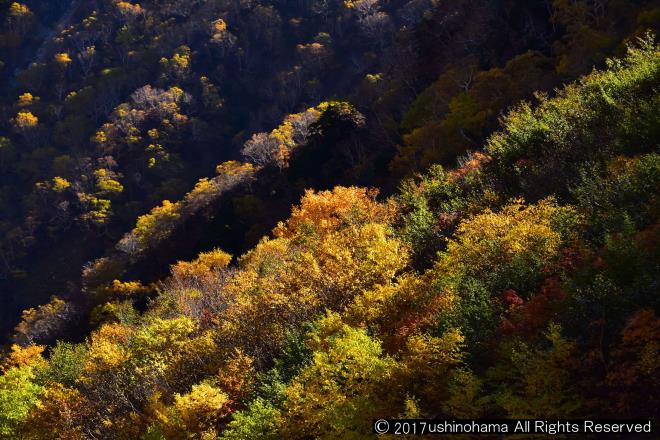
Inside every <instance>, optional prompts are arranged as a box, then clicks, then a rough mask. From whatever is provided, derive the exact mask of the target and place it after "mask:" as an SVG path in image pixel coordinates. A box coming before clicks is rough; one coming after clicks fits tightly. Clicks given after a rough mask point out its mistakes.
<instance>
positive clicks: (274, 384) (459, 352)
mask: <svg viewBox="0 0 660 440" xmlns="http://www.w3.org/2000/svg"><path fill="white" fill-rule="evenodd" d="M659 87H660V47H658V46H657V45H656V43H655V42H654V38H653V36H650V35H649V36H647V37H646V38H645V39H642V40H639V41H637V42H636V43H635V44H633V45H631V46H630V47H629V49H628V52H627V55H626V56H625V57H624V58H621V59H613V60H611V61H608V63H607V69H605V70H600V71H598V70H597V71H593V72H592V73H590V74H589V75H587V76H585V77H583V78H582V79H580V81H578V82H576V83H572V84H569V85H567V86H566V87H564V88H562V89H560V90H558V91H557V92H556V94H555V96H553V97H548V96H541V95H539V96H538V97H537V100H538V102H536V103H535V104H533V105H530V104H526V103H522V104H520V105H518V106H517V107H516V108H515V109H513V110H512V111H510V112H508V113H507V115H506V116H505V117H504V118H503V119H502V121H501V124H502V127H501V129H500V130H498V131H497V132H495V133H494V134H492V135H491V136H489V138H488V139H487V141H486V142H485V144H484V147H483V148H482V149H479V150H478V151H476V152H474V153H470V154H468V155H466V156H463V157H462V158H461V159H460V160H459V161H458V163H459V166H458V167H442V166H440V165H434V166H432V167H431V168H430V170H429V171H428V172H426V173H423V174H419V175H417V176H415V177H413V178H410V179H406V180H404V181H403V183H402V184H401V185H400V188H399V190H398V191H397V192H396V194H394V195H392V196H391V197H388V198H379V197H378V196H377V191H375V190H368V189H363V188H358V187H355V186H351V187H344V186H337V187H335V188H333V189H332V190H326V191H314V190H309V191H306V192H305V194H304V196H303V197H302V199H301V200H300V202H299V203H298V204H297V205H296V206H294V207H293V209H292V211H291V214H290V216H289V217H288V219H286V220H285V221H283V222H281V223H279V224H278V225H277V226H276V227H275V228H274V230H273V231H272V234H271V235H269V236H267V237H264V238H263V239H262V240H261V241H260V242H259V243H258V244H257V245H256V246H255V247H254V248H252V249H251V250H249V251H248V252H247V253H245V254H243V255H242V256H241V257H240V258H237V259H235V260H234V259H233V258H232V257H231V256H230V255H229V254H227V253H225V252H223V251H222V250H220V249H207V250H206V251H205V252H202V253H200V254H199V255H198V256H197V257H196V258H195V259H194V260H192V261H180V262H178V263H176V264H175V265H173V266H172V268H171V273H170V275H169V276H168V277H166V278H165V279H163V280H162V281H161V282H159V283H157V284H156V285H153V286H148V285H144V284H142V283H140V281H139V280H135V279H123V280H119V279H117V280H113V281H112V282H110V283H108V284H99V285H97V286H96V287H95V288H94V289H93V290H92V291H90V292H89V293H90V294H92V295H94V298H95V301H96V302H97V303H98V304H99V305H98V306H97V307H96V308H95V309H94V312H93V313H92V321H93V325H94V326H95V327H96V329H95V330H94V331H93V332H92V333H91V335H90V336H89V338H88V339H87V340H86V341H85V342H84V343H81V344H70V343H66V342H59V343H58V344H57V345H55V346H54V347H52V348H51V349H49V351H48V354H47V355H44V347H43V346H39V345H31V344H30V343H29V342H30V341H33V340H34V339H35V338H34V336H35V335H39V331H41V330H43V329H44V328H46V327H47V326H48V325H56V324H57V320H58V319H60V317H61V315H62V314H63V313H64V312H65V311H66V308H67V305H66V304H65V303H63V302H61V301H53V302H51V304H50V305H49V306H48V307H42V308H40V309H38V310H35V311H33V312H31V313H29V314H28V315H26V317H25V321H24V322H23V323H22V324H21V325H20V326H19V327H18V335H19V336H20V338H21V341H22V342H23V344H22V346H19V345H14V346H13V347H12V349H11V351H10V353H9V354H8V355H7V356H6V358H5V359H4V361H3V364H2V368H3V371H4V375H3V376H1V377H0V396H1V397H2V398H0V405H5V406H3V407H0V414H1V415H0V433H2V435H4V436H6V437H9V438H12V437H20V438H40V439H41V438H113V439H123V438H125V439H134V438H144V439H152V438H153V439H164V438H224V439H265V438H268V439H278V438H283V439H284V438H286V439H307V438H356V439H358V438H367V437H369V436H371V429H372V428H371V423H372V422H371V421H372V419H374V418H384V417H420V416H424V417H451V418H466V417H486V416H488V417H519V418H535V417H537V418H553V419H555V418H572V417H573V418H575V417H577V418H579V417H586V416H589V417H601V418H606V417H614V416H616V417H631V418H632V417H635V418H639V417H654V416H655V415H657V413H658V405H659V402H658V400H657V399H658V398H657V396H659V395H660V393H659V392H658V391H659V388H660V387H659V384H658V379H657V378H658V366H659V365H660V362H659V359H658V344H659V343H660V318H659V317H658V311H659V310H658V306H659V304H658V297H657V290H658V285H657V283H658V280H659V279H660V276H659V275H660V274H659V269H660V266H659V263H660V260H659V258H658V257H659V256H660V254H659V252H658V250H659V249H660V248H659V247H658V243H659V241H658V238H659V236H658V232H659V229H658V214H659V210H658V208H659V200H658V189H659V185H660V156H659V152H658V147H660V136H659V134H660V133H658V127H660V124H659V121H658V115H659V114H660V95H659V93H658V92H659ZM342 109H343V112H342V111H340V110H342ZM348 109H349V108H348V107H347V106H346V105H342V104H338V103H335V104H334V105H330V106H328V107H327V108H325V109H324V108H321V109H320V110H321V112H320V113H321V114H322V115H323V114H326V113H327V112H332V113H335V114H340V115H341V114H346V111H348ZM349 114H352V113H351V112H349ZM352 115H353V117H352V118H350V120H351V121H353V122H355V121H359V118H358V119H356V115H355V114H352ZM340 119H341V118H340ZM332 120H336V118H332ZM324 122H327V120H326V119H324V118H323V116H321V117H320V119H319V120H318V121H317V122H316V123H315V125H313V126H314V127H315V129H314V130H313V131H314V132H319V131H321V132H322V129H321V127H327V125H326V124H324ZM331 126H332V125H331ZM326 134H327V131H326ZM294 163H295V159H294ZM230 166H231V167H232V168H229V167H230ZM219 171H220V176H225V177H224V178H223V179H224V180H223V179H221V180H222V181H223V182H226V179H227V177H226V176H245V175H246V173H248V174H251V173H253V172H254V169H253V168H252V167H250V166H245V165H243V166H240V165H239V164H236V163H234V164H233V165H225V166H224V168H221V169H220V170H219ZM184 200H188V202H190V200H191V199H190V198H186V199H184ZM178 209H182V208H181V205H180V206H178V207H177V206H174V207H173V206H172V205H171V204H163V205H162V207H161V209H160V210H159V211H155V212H152V217H151V218H149V219H147V220H143V221H138V226H137V228H136V230H135V231H134V233H135V234H137V242H136V245H137V246H138V250H139V245H140V243H141V241H140V240H139V239H140V237H144V236H146V237H154V235H153V234H150V232H154V231H156V233H160V232H162V231H163V229H162V228H161V229H159V227H160V226H162V225H163V223H162V222H160V220H163V219H165V220H167V219H170V220H172V219H176V216H175V215H176V214H180V213H181V212H180V211H177V210H178ZM154 219H155V220H156V221H152V220H154ZM165 224H167V223H165ZM154 227H155V228H156V229H150V228H154ZM140 234H143V235H140ZM144 234H146V235H144ZM105 262H106V263H108V264H100V265H98V266H96V267H95V268H94V270H96V271H97V272H96V275H99V276H100V275H102V274H103V272H104V271H105V270H108V267H112V264H109V263H112V258H110V259H109V260H105ZM154 289H155V290H156V291H155V292H154ZM146 303H148V304H147V305H146V308H145V304H146ZM136 307H137V309H136ZM140 308H142V310H143V311H144V312H143V313H141V312H139V311H138V309H140ZM5 402H7V403H5ZM16 402H20V405H17V404H16Z"/></svg>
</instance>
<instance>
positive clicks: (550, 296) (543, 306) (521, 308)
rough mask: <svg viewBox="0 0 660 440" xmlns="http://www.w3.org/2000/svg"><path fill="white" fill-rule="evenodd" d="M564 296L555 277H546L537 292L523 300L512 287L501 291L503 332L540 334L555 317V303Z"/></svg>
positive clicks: (534, 336)
mask: <svg viewBox="0 0 660 440" xmlns="http://www.w3.org/2000/svg"><path fill="white" fill-rule="evenodd" d="M565 297H566V292H564V290H563V289H562V287H561V281H560V280H559V279H558V278H557V277H550V278H546V279H545V280H544V281H543V284H542V285H541V288H540V291H539V293H537V294H536V295H533V296H532V297H531V298H530V299H529V300H527V301H525V300H524V299H523V298H522V297H520V295H518V292H516V291H515V290H514V289H507V290H505V291H504V292H502V301H503V303H504V304H505V305H506V306H507V316H505V317H503V318H502V320H501V322H500V331H501V332H502V333H503V334H519V335H521V336H526V337H529V338H536V337H538V336H540V335H541V333H542V332H543V330H545V329H546V328H547V326H548V323H549V322H550V321H551V320H552V319H553V318H554V317H555V315H556V309H557V304H558V303H559V302H561V301H562V300H563V299H564V298H565Z"/></svg>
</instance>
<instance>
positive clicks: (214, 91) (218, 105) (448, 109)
mask: <svg viewBox="0 0 660 440" xmlns="http://www.w3.org/2000/svg"><path fill="white" fill-rule="evenodd" d="M47 3H48V5H45V3H44V2H37V1H29V0H25V1H23V2H13V1H11V2H10V1H3V2H0V11H1V14H2V17H1V20H0V47H3V48H7V50H3V51H2V60H3V61H2V62H3V63H4V65H6V66H5V68H4V69H3V70H0V74H1V75H2V77H3V78H6V79H7V81H5V84H4V85H3V88H4V89H6V93H4V94H3V96H6V98H3V99H2V101H1V102H0V210H1V211H2V212H3V216H2V219H1V220H0V231H1V232H2V233H1V234H0V237H1V240H0V285H1V289H0V290H1V291H2V292H3V298H4V301H5V302H6V303H7V304H8V305H9V306H8V307H7V308H6V310H7V312H4V313H5V314H6V315H7V316H6V318H4V317H3V320H2V321H3V323H7V324H5V327H6V328H5V329H4V331H3V333H5V334H7V332H8V331H9V330H10V327H11V326H13V325H14V323H16V322H17V321H16V317H17V315H18V312H19V310H20V309H23V308H29V307H33V306H35V305H37V304H39V303H43V302H45V301H47V299H48V297H49V296H50V295H52V294H56V295H59V296H60V297H65V298H67V299H75V300H78V301H79V300H80V294H81V291H82V290H83V289H84V285H83V283H82V282H81V281H80V276H79V275H80V270H81V267H82V266H83V265H85V264H86V263H87V262H89V261H91V260H94V259H97V258H100V257H102V256H104V255H107V254H111V253H113V252H114V248H115V245H116V243H117V242H118V241H120V240H121V239H122V237H123V236H124V235H125V234H126V233H127V231H129V230H131V229H132V228H133V227H134V225H135V224H136V221H137V220H138V218H139V217H141V216H145V215H148V213H149V212H150V211H151V210H152V209H155V208H156V207H159V206H161V205H162V202H163V200H169V201H172V204H173V205H174V204H175V202H174V201H176V200H181V199H182V198H184V197H186V193H187V192H189V191H190V188H192V187H193V186H194V185H195V184H197V182H199V179H202V178H204V177H206V178H207V179H208V183H206V186H213V187H217V185H216V183H217V179H216V178H214V177H209V176H212V175H213V170H214V168H215V166H216V165H217V164H220V163H223V162H225V161H231V160H235V161H236V160H243V161H247V162H250V163H252V164H253V165H255V166H256V167H265V168H266V169H270V168H274V169H277V170H278V171H279V172H280V173H282V174H286V175H287V177H286V178H282V177H280V176H277V175H275V176H274V177H273V174H272V173H271V174H269V176H270V177H269V178H271V179H273V180H278V179H279V180H282V181H288V182H289V183H290V189H286V188H284V192H287V193H290V194H287V197H282V198H281V200H278V201H276V202H275V201H273V202H271V201H269V200H267V199H268V197H267V195H266V194H267V193H266V192H264V193H260V194H250V193H249V191H248V193H246V194H243V195H241V196H240V197H241V200H237V201H235V202H231V203H232V204H235V205H237V206H238V205H241V207H240V208H238V209H237V211H240V213H241V215H243V217H244V218H243V220H242V224H241V225H240V226H241V228H242V229H241V228H236V227H233V226H232V228H230V230H229V231H225V232H226V234H225V235H226V236H232V237H235V239H234V243H233V244H232V249H230V250H232V251H233V252H235V253H241V252H244V251H246V250H247V249H249V248H250V247H251V246H253V245H254V244H255V243H256V240H257V239H258V237H259V236H260V235H262V234H263V232H264V231H266V230H268V229H270V228H272V227H273V226H274V223H275V222H276V221H277V220H278V219H282V218H283V215H284V214H282V213H283V212H284V211H285V209H286V207H288V206H289V205H290V204H291V203H292V202H294V201H295V200H296V199H297V198H299V197H300V196H301V195H302V194H303V191H304V189H305V188H309V187H313V188H332V186H334V185H337V184H342V185H347V186H350V185H354V184H357V185H362V186H378V187H381V188H383V189H384V191H385V192H386V193H387V194H390V193H392V191H393V190H394V189H395V188H396V186H397V184H398V181H399V179H400V178H402V177H405V176H410V175H412V174H414V173H416V172H419V171H424V170H426V169H427V168H428V167H429V166H430V165H432V164H434V163H442V164H444V165H451V164H452V163H453V161H454V160H455V159H456V157H458V156H461V155H463V154H464V153H465V152H467V151H471V150H476V149H478V148H479V147H480V145H482V144H483V142H484V141H485V140H486V138H487V137H488V135H489V134H490V133H491V132H492V131H493V130H494V129H496V128H497V126H498V117H499V115H500V114H501V112H503V111H505V110H506V109H507V108H508V107H509V106H511V105H513V104H515V103H516V102H517V101H519V100H520V99H531V98H532V95H533V93H534V92H535V91H548V92H551V90H552V89H553V88H554V87H557V86H560V85H561V84H563V83H566V82H570V81H572V80H575V79H576V78H577V77H579V76H580V75H582V74H584V73H588V72H589V71H590V69H592V67H593V66H594V65H595V66H598V67H603V66H604V63H605V59H606V57H607V56H611V55H619V56H620V55H622V54H623V53H624V52H625V44H626V42H629V41H633V40H634V39H635V38H636V37H639V36H641V35H643V33H644V32H645V30H646V29H649V28H650V29H654V28H656V27H657V24H658V10H657V7H656V5H654V2H652V1H640V2H636V3H635V4H634V5H630V2H624V1H608V2H601V1H587V0H584V1H570V2H568V1H560V0H555V1H547V0H539V1H533V2H529V1H511V2H489V1H473V0H464V1H463V0H462V1H459V2H438V1H435V0H411V1H408V2H404V1H383V0H381V1H375V0H364V1H339V0H336V1H325V0H313V1H305V2H293V3H291V2H245V1H232V0H222V1H215V0H214V1H211V0H199V1H192V2H190V1H188V2H183V1H175V0H168V1H165V2H163V1H158V2H156V1H149V0H147V1H143V2H139V3H138V2H133V1H117V0H94V1H85V2H77V1H72V2H67V1H58V2H47ZM58 25H59V26H58ZM49 26H50V27H49ZM10 48H11V50H10ZM324 102H346V103H350V105H352V106H353V107H354V108H355V110H356V112H358V113H359V114H360V115H362V117H363V118H364V120H363V121H357V120H355V121H353V120H350V119H351V118H350V117H349V120H346V121H343V122H342V116H341V111H339V110H340V109H339V107H337V108H336V109H335V110H338V112H334V114H335V116H337V117H336V118H335V119H333V117H331V116H332V115H331V114H328V115H327V117H326V118H324V119H323V120H320V121H316V118H317V117H319V114H318V112H322V111H323V109H322V108H321V106H322V105H323V103H324ZM331 113H332V112H331ZM349 113H350V112H349ZM316 122H318V124H317V125H318V127H319V128H325V130H324V131H323V130H321V132H323V135H324V137H323V140H322V141H319V140H318V138H319V136H318V134H319V133H313V132H309V130H310V128H311V127H312V125H313V124H314V123H316ZM354 122H355V123H354ZM345 123H346V124H348V125H345ZM348 128H350V133H349V134H348V135H347V133H346V130H347V129H348ZM310 136H311V137H312V138H314V139H316V140H314V142H312V144H314V145H313V146H312V148H310V150H309V152H307V153H305V152H304V151H299V152H298V153H295V154H296V155H298V156H299V157H298V158H297V160H296V161H294V162H295V163H290V162H291V157H290V155H291V154H292V150H294V149H295V146H298V145H305V144H306V143H309V138H310ZM340 138H341V139H340ZM333 143H334V144H335V145H336V147H334V148H333V147H332V145H333ZM260 176H261V177H263V175H262V174H260ZM223 185H224V184H223ZM221 186H222V185H221ZM202 188H203V185H202V186H201V187H200V188H199V189H200V190H201V189H202ZM225 189H226V188H225ZM214 191H215V193H218V191H216V190H212V191H209V193H212V192H214ZM221 192H223V193H226V191H224V190H223V191H221ZM281 193H282V191H279V192H278V194H281ZM250 197H251V198H250ZM269 203H271V205H269V206H268V209H269V210H273V211H274V212H277V213H278V216H277V218H275V217H273V216H270V217H269V216H267V215H264V214H263V213H258V212H257V211H258V209H255V206H260V204H261V205H268V204H269ZM212 209H213V207H211V210H212ZM187 212H190V211H187ZM179 218H180V219H181V220H182V222H183V221H184V220H186V219H188V218H189V215H187V214H186V215H183V216H180V217H179ZM174 223H176V222H174ZM250 225H251V226H250ZM125 244H126V245H128V247H125V249H133V248H135V246H136V244H135V242H134V241H133V242H126V241H125ZM200 249H201V248H199V249H197V250H198V251H199V250H200ZM165 268H166V264H165V265H163V264H161V265H160V269H159V270H158V273H157V274H156V273H154V274H152V275H151V276H152V277H153V276H156V275H160V274H162V273H163V271H164V270H165ZM3 316H4V315H3ZM7 325H8V326H9V327H7Z"/></svg>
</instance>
